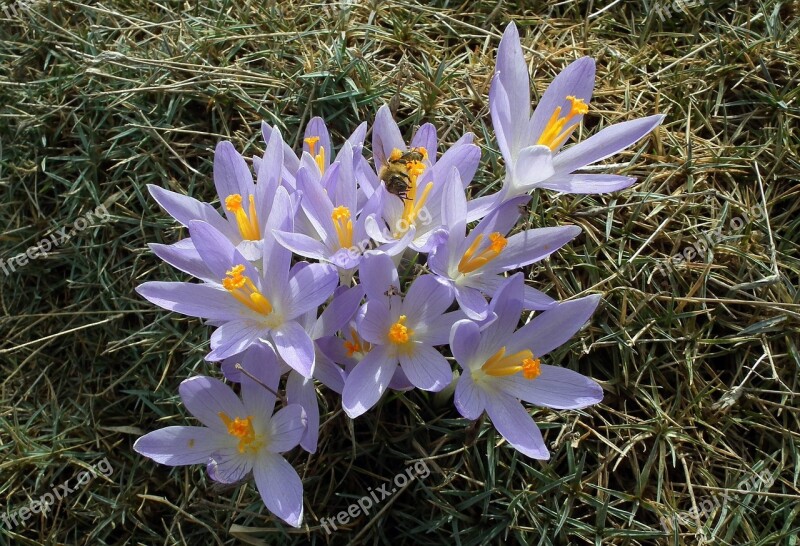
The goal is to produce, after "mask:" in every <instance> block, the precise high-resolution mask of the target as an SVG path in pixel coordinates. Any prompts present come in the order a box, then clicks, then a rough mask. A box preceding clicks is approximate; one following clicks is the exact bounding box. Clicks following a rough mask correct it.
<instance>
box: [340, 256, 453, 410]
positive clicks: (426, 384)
mask: <svg viewBox="0 0 800 546" xmlns="http://www.w3.org/2000/svg"><path fill="white" fill-rule="evenodd" d="M359 278H360V279H361V282H362V283H363V285H364V289H365V291H366V295H367V303H366V304H365V305H364V307H362V309H361V311H360V312H359V315H358V317H357V319H356V324H357V326H358V335H359V336H361V338H363V339H364V340H365V341H367V342H368V343H370V345H371V349H370V350H369V352H368V354H367V355H366V356H364V358H363V359H362V360H361V361H360V362H359V363H358V364H357V365H356V367H355V368H353V370H352V371H351V372H350V375H348V376H347V380H346V381H345V384H344V390H343V391H342V406H343V407H344V410H345V412H346V413H347V415H349V416H350V417H351V418H355V417H358V416H359V415H361V414H362V413H364V412H365V411H367V410H368V409H370V408H371V407H372V406H374V405H375V403H376V402H377V401H378V400H379V399H380V397H381V396H382V395H383V393H384V391H385V390H386V389H387V387H388V386H389V382H390V380H391V379H392V377H393V376H394V372H395V370H396V369H397V366H398V364H399V365H400V367H402V369H403V372H404V373H405V375H406V377H407V378H408V380H409V381H410V382H411V384H412V385H414V386H415V387H417V388H420V389H423V390H427V391H440V390H442V389H443V388H444V387H445V386H447V385H448V384H449V383H450V381H451V380H452V377H453V373H452V371H451V369H450V365H449V364H448V363H447V360H446V359H445V358H444V357H443V356H442V355H441V354H440V353H439V352H438V351H437V350H436V349H434V348H433V347H434V346H435V345H442V344H445V343H446V342H447V339H448V336H449V332H450V328H451V326H452V325H453V323H455V322H456V321H457V320H458V319H459V318H462V317H463V316H464V315H463V313H461V312H459V311H456V312H452V313H446V311H447V308H448V307H450V304H451V303H453V291H452V289H451V288H450V287H449V286H448V285H447V284H446V283H444V282H442V281H441V280H440V279H439V278H437V277H436V276H435V275H422V276H421V277H418V278H417V279H416V280H414V282H413V283H412V284H411V286H410V287H409V289H408V293H407V294H406V296H405V298H402V297H401V296H400V295H399V290H400V282H399V279H398V275H397V270H396V269H395V267H394V263H393V262H392V259H391V258H390V257H389V256H388V255H386V254H383V253H376V254H368V255H367V256H366V257H365V258H364V260H363V261H362V262H361V267H360V268H359Z"/></svg>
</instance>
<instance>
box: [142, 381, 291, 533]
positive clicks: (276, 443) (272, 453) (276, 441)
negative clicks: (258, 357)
mask: <svg viewBox="0 0 800 546" xmlns="http://www.w3.org/2000/svg"><path fill="white" fill-rule="evenodd" d="M270 373H274V370H271V369H270V368H267V367H263V368H259V369H257V370H255V371H254V373H253V375H254V377H255V379H256V380H258V381H255V380H253V379H251V378H250V377H246V376H245V377H243V378H242V398H241V400H240V399H239V398H238V397H237V396H236V394H234V392H233V390H231V388H230V387H228V386H227V385H226V384H225V383H222V382H221V381H219V380H217V379H213V378H211V377H204V376H197V377H192V378H191V379H186V380H185V381H183V383H181V385H180V395H181V399H182V400H183V403H184V405H185V406H186V409H188V410H189V412H190V413H191V414H192V415H194V416H195V417H196V418H197V419H198V420H199V421H200V423H202V425H203V426H171V427H166V428H162V429H160V430H156V431H154V432H150V433H149V434H146V435H144V436H142V437H141V438H139V439H138V440H136V443H135V444H134V445H133V449H134V450H135V451H136V452H137V453H140V454H141V455H144V456H145V457H149V458H150V459H153V460H154V461H156V462H157V463H160V464H165V465H168V466H185V465H192V464H206V465H207V470H208V475H209V476H210V477H211V478H212V479H213V480H215V481H218V482H222V483H235V482H238V481H240V480H242V479H243V478H245V477H246V476H247V475H248V474H249V473H250V472H251V471H252V472H253V478H255V482H256V487H257V488H258V492H259V494H260V495H261V498H262V499H263V501H264V504H265V505H266V506H267V508H268V509H269V511H270V512H272V513H273V514H275V515H276V516H278V517H279V518H281V519H282V520H283V521H285V522H286V523H288V524H289V525H292V526H293V527H299V526H300V522H301V521H302V519H303V484H302V482H301V481H300V476H298V475H297V471H295V469H294V468H292V466H291V465H290V464H289V463H288V462H287V461H286V459H284V458H283V457H282V456H281V455H280V454H281V453H284V452H286V451H289V450H290V449H292V448H294V447H295V446H296V445H297V444H298V443H299V442H300V438H301V437H302V436H303V433H304V431H305V429H306V416H305V412H304V411H303V408H302V407H301V406H300V405H298V404H291V405H288V406H286V407H284V408H283V409H281V410H279V411H278V412H277V413H275V414H274V415H273V409H274V407H275V395H274V394H273V393H271V392H270V391H269V390H267V389H265V388H264V387H263V386H262V385H260V384H259V383H258V382H259V381H260V382H262V383H265V384H266V383H271V382H275V381H276V380H277V378H275V377H269V374H270Z"/></svg>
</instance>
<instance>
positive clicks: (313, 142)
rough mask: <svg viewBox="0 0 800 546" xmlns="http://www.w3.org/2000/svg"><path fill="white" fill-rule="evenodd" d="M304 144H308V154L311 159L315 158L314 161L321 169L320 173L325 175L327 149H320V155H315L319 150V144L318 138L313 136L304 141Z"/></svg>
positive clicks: (322, 147)
mask: <svg viewBox="0 0 800 546" xmlns="http://www.w3.org/2000/svg"><path fill="white" fill-rule="evenodd" d="M303 142H305V143H306V144H308V153H310V154H311V157H313V158H314V161H315V162H316V163H317V167H319V172H320V173H325V147H324V146H320V147H319V153H315V152H316V149H317V142H319V137H318V136H312V137H308V138H305V139H303Z"/></svg>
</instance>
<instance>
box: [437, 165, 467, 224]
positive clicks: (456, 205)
mask: <svg viewBox="0 0 800 546" xmlns="http://www.w3.org/2000/svg"><path fill="white" fill-rule="evenodd" d="M466 221H467V196H466V195H465V194H464V186H463V184H462V183H461V177H460V176H459V174H458V169H455V168H453V169H452V170H451V171H450V173H448V175H447V180H446V181H445V186H444V192H443V194H442V223H443V224H444V225H445V227H447V229H448V231H449V232H450V233H454V234H455V235H456V236H458V237H463V236H464V234H465V233H466Z"/></svg>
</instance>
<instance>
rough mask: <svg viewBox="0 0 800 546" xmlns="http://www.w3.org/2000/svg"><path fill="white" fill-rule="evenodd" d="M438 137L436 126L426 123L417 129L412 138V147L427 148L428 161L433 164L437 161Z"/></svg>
mask: <svg viewBox="0 0 800 546" xmlns="http://www.w3.org/2000/svg"><path fill="white" fill-rule="evenodd" d="M437 143H438V139H437V138H436V127H435V126H434V125H433V124H431V123H425V124H424V125H422V126H420V128H419V129H417V132H416V133H414V137H413V138H412V139H411V147H412V148H420V147H422V148H425V151H427V152H428V162H429V163H430V164H431V165H433V164H434V163H436V148H437Z"/></svg>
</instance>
